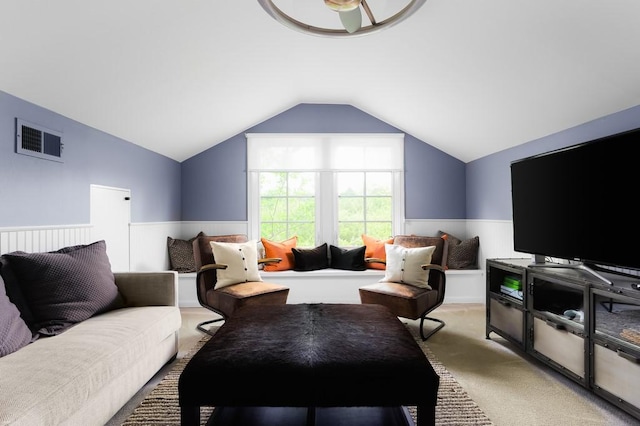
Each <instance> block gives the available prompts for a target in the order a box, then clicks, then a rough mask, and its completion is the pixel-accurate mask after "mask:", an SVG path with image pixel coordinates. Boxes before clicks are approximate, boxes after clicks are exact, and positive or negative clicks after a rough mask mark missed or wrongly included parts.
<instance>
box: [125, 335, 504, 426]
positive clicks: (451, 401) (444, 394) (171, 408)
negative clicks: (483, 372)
mask: <svg viewBox="0 0 640 426" xmlns="http://www.w3.org/2000/svg"><path fill="white" fill-rule="evenodd" d="M207 340H209V337H208V336H206V337H203V338H202V339H201V340H200V341H198V342H197V343H196V345H195V346H194V348H192V350H191V351H190V352H189V353H188V354H187V355H186V356H184V357H183V358H181V359H180V360H179V361H178V362H177V363H176V364H175V365H174V367H173V369H172V370H171V371H170V372H169V373H168V374H167V375H166V376H165V378H164V379H162V381H161V382H160V383H159V384H158V385H157V386H156V387H155V388H154V389H153V391H151V393H150V394H149V395H148V396H147V397H146V398H145V399H144V400H143V401H142V402H141V403H140V405H139V406H138V407H137V408H136V409H135V410H134V411H133V413H132V414H131V415H130V416H129V418H127V419H126V420H125V421H124V422H123V423H122V425H123V426H139V425H149V426H151V425H165V426H170V425H176V426H177V425H179V424H180V407H179V405H178V379H179V377H180V373H181V372H182V370H183V369H184V367H185V365H186V364H187V362H188V361H189V359H190V358H191V356H193V354H194V353H195V352H196V351H197V350H198V349H199V348H200V347H202V345H203V344H204V343H205V342H206V341H207ZM417 341H418V344H419V345H420V347H421V348H422V350H423V351H424V352H425V355H426V356H427V358H429V361H430V362H431V365H432V366H433V368H434V370H435V371H436V373H438V375H439V376H440V387H439V389H438V404H437V406H436V425H443V426H444V425H448V426H457V425H492V423H491V421H490V420H489V418H488V417H487V416H486V415H485V414H484V413H483V412H482V410H480V408H478V405H477V404H476V403H475V402H474V401H473V400H472V399H471V398H470V397H469V395H468V394H467V393H466V392H465V391H464V389H463V388H462V387H461V386H460V385H459V384H458V382H457V381H456V380H455V379H454V378H453V376H452V375H451V374H450V373H449V372H448V371H447V370H446V368H445V367H444V366H443V365H442V364H441V363H440V362H439V361H438V360H437V359H436V358H435V356H434V355H433V354H432V353H431V351H430V350H429V349H428V348H427V345H426V344H425V343H424V342H422V341H420V340H419V339H418V340H417ZM211 412H212V408H210V407H204V408H202V409H201V424H202V425H205V424H206V421H207V419H208V417H209V416H210V415H211ZM409 412H410V414H411V416H412V417H413V420H414V422H415V415H416V410H415V407H409Z"/></svg>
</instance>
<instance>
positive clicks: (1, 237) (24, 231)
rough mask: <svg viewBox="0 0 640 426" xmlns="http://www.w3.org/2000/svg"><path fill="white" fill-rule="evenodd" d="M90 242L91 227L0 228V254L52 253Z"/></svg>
mask: <svg viewBox="0 0 640 426" xmlns="http://www.w3.org/2000/svg"><path fill="white" fill-rule="evenodd" d="M91 242H92V241H91V225H70V226H38V227H33V228H29V227H20V228H0V254H4V253H9V252H12V251H18V250H20V251H25V252H27V253H33V252H41V251H54V250H58V249H60V248H62V247H67V246H73V245H78V244H89V243H91Z"/></svg>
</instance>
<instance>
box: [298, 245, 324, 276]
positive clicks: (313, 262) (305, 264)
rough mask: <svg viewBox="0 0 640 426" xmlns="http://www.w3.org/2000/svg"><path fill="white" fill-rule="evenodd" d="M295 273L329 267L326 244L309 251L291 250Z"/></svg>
mask: <svg viewBox="0 0 640 426" xmlns="http://www.w3.org/2000/svg"><path fill="white" fill-rule="evenodd" d="M291 252H292V253H293V258H294V262H295V266H294V267H293V269H294V270H296V271H316V270H318V269H326V268H328V267H329V255H328V253H327V243H324V244H321V245H319V246H318V247H315V248H310V249H299V248H295V247H294V248H292V249H291Z"/></svg>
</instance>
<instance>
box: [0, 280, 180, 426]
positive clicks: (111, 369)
mask: <svg viewBox="0 0 640 426" xmlns="http://www.w3.org/2000/svg"><path fill="white" fill-rule="evenodd" d="M114 275H115V282H116V285H117V287H118V290H119V291H120V293H121V294H122V295H123V296H124V298H125V300H126V302H127V306H126V307H125V308H121V309H116V310H112V311H109V312H106V313H103V314H100V315H96V316H93V317H91V318H89V319H87V320H85V321H82V322H81V323H79V324H77V325H75V326H73V327H71V328H70V329H68V330H66V331H65V332H64V333H62V334H60V335H57V336H53V337H47V338H41V339H38V340H36V341H35V342H33V343H31V344H28V345H27V346H25V347H23V348H21V349H19V350H17V351H16V352H14V353H11V354H9V355H6V356H4V357H2V358H0V425H29V426H33V425H58V424H64V425H82V426H92V425H103V424H105V423H106V422H107V421H108V420H109V419H110V418H111V417H112V416H113V415H114V414H115V413H116V412H117V411H118V410H119V409H120V408H121V407H122V406H123V405H124V404H125V403H126V402H127V401H128V400H129V399H130V398H131V397H132V396H133V395H134V394H135V393H136V392H137V391H138V390H139V389H140V388H141V387H142V386H143V385H144V384H145V383H146V382H147V381H148V380H149V379H150V378H151V377H153V375H154V374H155V373H156V372H157V371H158V370H159V369H160V368H161V367H162V366H164V365H165V364H166V363H167V362H169V361H171V360H172V359H174V358H175V356H176V355H177V352H178V341H177V337H178V330H179V328H180V325H181V317H180V311H179V308H178V303H177V300H178V296H177V290H178V289H177V284H178V277H177V273H175V272H169V271H163V272H128V273H115V274H114Z"/></svg>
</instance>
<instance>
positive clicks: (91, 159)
mask: <svg viewBox="0 0 640 426" xmlns="http://www.w3.org/2000/svg"><path fill="white" fill-rule="evenodd" d="M16 117H18V118H21V119H23V120H26V121H29V122H31V123H34V124H37V125H40V126H44V127H46V128H48V129H52V130H56V131H60V132H62V133H63V142H64V151H63V157H64V163H58V162H55V161H48V160H42V159H38V158H34V157H29V156H25V155H20V154H16V153H15V128H16V125H15V119H16ZM0 176H1V177H2V184H1V185H0V227H13V226H43V225H73V224H87V223H89V220H90V212H89V204H90V200H89V195H90V185H91V184H95V185H104V186H111V187H118V188H126V189H130V190H131V198H132V202H131V220H132V221H133V222H156V221H176V220H180V163H178V162H177V161H174V160H171V159H169V158H167V157H165V156H162V155H159V154H156V153H154V152H152V151H149V150H147V149H144V148H141V147H139V146H137V145H134V144H132V143H129V142H127V141H124V140H122V139H119V138H116V137H114V136H111V135H108V134H106V133H103V132H100V131H98V130H96V129H93V128H91V127H88V126H86V125H83V124H80V123H78V122H76V121H73V120H70V119H68V118H66V117H63V116H61V115H59V114H56V113H54V112H51V111H49V110H47V109H44V108H41V107H39V106H36V105H34V104H31V103H29V102H26V101H24V100H21V99H18V98H16V97H14V96H11V95H9V94H7V93H5V92H2V91H0Z"/></svg>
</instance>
